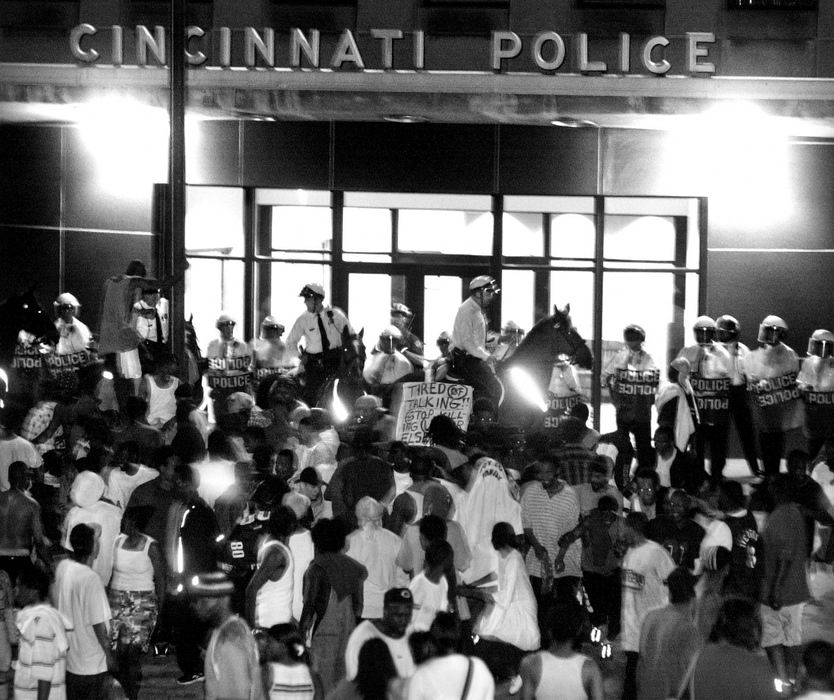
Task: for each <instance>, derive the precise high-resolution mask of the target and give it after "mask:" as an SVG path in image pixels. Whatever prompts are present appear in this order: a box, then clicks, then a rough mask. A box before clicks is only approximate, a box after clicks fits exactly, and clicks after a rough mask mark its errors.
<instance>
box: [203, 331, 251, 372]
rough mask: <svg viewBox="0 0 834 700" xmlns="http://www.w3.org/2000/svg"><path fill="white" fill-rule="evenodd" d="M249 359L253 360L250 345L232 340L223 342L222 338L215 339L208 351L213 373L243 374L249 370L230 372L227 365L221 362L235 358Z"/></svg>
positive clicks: (235, 339) (207, 355)
mask: <svg viewBox="0 0 834 700" xmlns="http://www.w3.org/2000/svg"><path fill="white" fill-rule="evenodd" d="M241 357H245V358H249V359H250V360H251V357H252V352H251V350H250V349H249V345H248V344H247V343H244V342H243V341H242V340H238V339H237V338H232V339H231V340H228V341H226V340H223V339H222V338H215V339H214V340H212V341H211V342H210V343H209V345H208V348H207V349H206V358H207V359H208V361H209V369H210V370H213V371H220V372H227V373H235V374H237V373H241V372H246V371H248V368H247V369H238V370H228V369H227V368H226V367H225V363H224V362H221V360H231V359H235V358H241ZM247 364H248V363H247Z"/></svg>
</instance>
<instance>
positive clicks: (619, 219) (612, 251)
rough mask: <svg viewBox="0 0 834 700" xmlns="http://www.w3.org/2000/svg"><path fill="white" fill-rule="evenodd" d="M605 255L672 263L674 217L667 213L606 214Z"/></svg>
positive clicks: (620, 258)
mask: <svg viewBox="0 0 834 700" xmlns="http://www.w3.org/2000/svg"><path fill="white" fill-rule="evenodd" d="M605 257H606V259H611V258H616V259H619V260H665V261H670V262H673V261H674V260H675V225H674V221H673V219H672V218H671V217H665V216H606V217H605Z"/></svg>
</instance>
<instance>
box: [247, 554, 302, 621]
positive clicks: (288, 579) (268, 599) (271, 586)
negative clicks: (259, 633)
mask: <svg viewBox="0 0 834 700" xmlns="http://www.w3.org/2000/svg"><path fill="white" fill-rule="evenodd" d="M275 547H278V548H279V549H280V550H281V552H282V554H283V555H284V557H285V558H286V560H287V568H286V570H285V571H284V574H283V576H281V578H279V579H278V580H277V581H266V582H265V583H264V584H263V585H262V586H261V587H260V588H259V589H258V593H257V596H256V597H255V624H256V625H257V626H258V627H272V626H273V625H280V624H282V623H285V622H289V621H290V620H291V619H292V591H293V560H292V553H291V552H290V550H289V549H288V548H287V547H286V546H284V545H283V544H281V543H280V542H278V541H276V540H271V541H269V542H267V543H266V544H265V545H264V546H263V547H261V548H260V549H259V550H258V568H260V567H261V566H262V565H263V562H264V559H266V555H267V553H268V552H269V550H270V549H274V548H275Z"/></svg>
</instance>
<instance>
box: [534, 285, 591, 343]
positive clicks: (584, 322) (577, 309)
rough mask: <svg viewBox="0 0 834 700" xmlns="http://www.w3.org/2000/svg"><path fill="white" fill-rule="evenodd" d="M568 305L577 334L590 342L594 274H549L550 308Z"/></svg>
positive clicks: (548, 310)
mask: <svg viewBox="0 0 834 700" xmlns="http://www.w3.org/2000/svg"><path fill="white" fill-rule="evenodd" d="M566 304H570V317H571V320H572V321H573V325H574V326H575V327H576V330H577V331H579V334H580V335H581V336H582V337H583V338H584V339H585V340H586V341H587V342H590V339H591V336H592V334H593V332H594V274H593V273H592V272H574V271H571V270H557V271H554V272H551V273H550V307H549V308H548V309H547V310H546V311H547V313H548V314H551V313H553V307H554V306H558V307H559V308H560V309H563V308H564V307H565V305H566Z"/></svg>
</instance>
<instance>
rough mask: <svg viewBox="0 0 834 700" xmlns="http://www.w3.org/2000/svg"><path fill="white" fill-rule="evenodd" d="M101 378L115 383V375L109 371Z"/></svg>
mask: <svg viewBox="0 0 834 700" xmlns="http://www.w3.org/2000/svg"><path fill="white" fill-rule="evenodd" d="M101 378H102V379H106V380H107V381H108V382H111V381H113V373H112V372H111V371H110V370H109V369H106V370H104V371H103V372H102V373H101Z"/></svg>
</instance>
